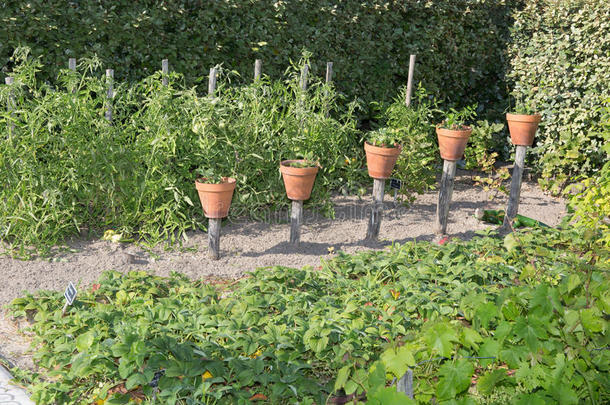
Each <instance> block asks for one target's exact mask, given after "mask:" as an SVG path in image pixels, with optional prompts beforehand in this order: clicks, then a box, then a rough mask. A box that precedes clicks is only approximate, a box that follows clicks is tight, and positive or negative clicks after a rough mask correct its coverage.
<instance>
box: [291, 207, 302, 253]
mask: <svg viewBox="0 0 610 405" xmlns="http://www.w3.org/2000/svg"><path fill="white" fill-rule="evenodd" d="M301 223H303V201H299V200H292V209H291V210H290V243H292V244H294V245H298V244H299V243H300V242H301Z"/></svg>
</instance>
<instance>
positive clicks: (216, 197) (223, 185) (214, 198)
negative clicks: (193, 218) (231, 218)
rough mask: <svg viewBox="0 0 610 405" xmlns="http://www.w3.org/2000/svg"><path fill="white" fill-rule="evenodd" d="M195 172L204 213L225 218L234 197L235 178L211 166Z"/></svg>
mask: <svg viewBox="0 0 610 405" xmlns="http://www.w3.org/2000/svg"><path fill="white" fill-rule="evenodd" d="M195 173H196V174H197V179H196V180H195V187H196V188H197V193H198V194H199V200H200V201H201V207H202V208H203V213H204V215H205V216H206V217H207V218H225V217H226V216H227V215H228V214H229V208H230V206H231V200H232V199H233V192H234V191H235V179H234V178H232V177H223V176H221V175H220V174H219V173H217V172H216V171H214V170H213V169H209V168H199V169H197V170H196V172H195Z"/></svg>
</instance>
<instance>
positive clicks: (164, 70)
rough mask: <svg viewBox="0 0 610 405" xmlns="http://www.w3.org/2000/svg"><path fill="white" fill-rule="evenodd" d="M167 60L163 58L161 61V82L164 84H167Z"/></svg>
mask: <svg viewBox="0 0 610 405" xmlns="http://www.w3.org/2000/svg"><path fill="white" fill-rule="evenodd" d="M168 75H169V60H167V59H163V60H162V61H161V76H162V78H161V84H163V85H164V86H167V85H169V76H168Z"/></svg>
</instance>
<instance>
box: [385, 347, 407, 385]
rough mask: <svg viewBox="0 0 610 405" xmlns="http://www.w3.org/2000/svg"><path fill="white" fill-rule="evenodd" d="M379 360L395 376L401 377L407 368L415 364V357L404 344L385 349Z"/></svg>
mask: <svg viewBox="0 0 610 405" xmlns="http://www.w3.org/2000/svg"><path fill="white" fill-rule="evenodd" d="M381 361H382V362H383V364H384V365H385V369H386V370H387V371H388V372H389V373H392V374H393V375H394V376H395V377H396V378H400V377H402V376H403V375H404V374H405V373H406V372H407V368H409V367H413V366H415V358H413V354H412V353H411V351H410V350H409V349H408V348H407V347H406V346H401V347H399V348H397V349H395V348H389V349H387V350H386V351H385V352H383V353H382V354H381Z"/></svg>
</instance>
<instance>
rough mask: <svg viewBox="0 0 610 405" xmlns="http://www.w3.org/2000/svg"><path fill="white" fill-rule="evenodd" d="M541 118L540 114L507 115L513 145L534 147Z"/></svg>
mask: <svg viewBox="0 0 610 405" xmlns="http://www.w3.org/2000/svg"><path fill="white" fill-rule="evenodd" d="M541 118H542V117H541V116H540V114H533V115H526V114H506V121H508V131H509V132H510V140H511V141H512V143H513V145H524V146H532V143H534V135H536V130H537V129H538V123H539V122H540V120H541Z"/></svg>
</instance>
